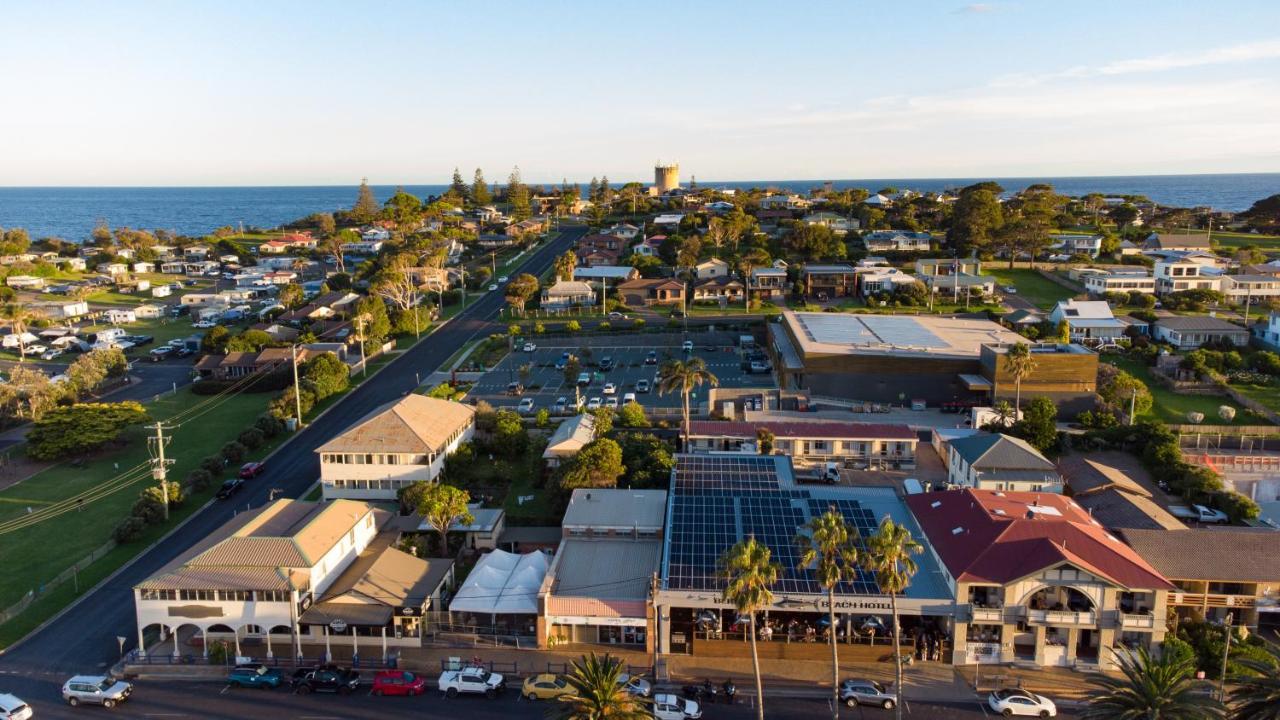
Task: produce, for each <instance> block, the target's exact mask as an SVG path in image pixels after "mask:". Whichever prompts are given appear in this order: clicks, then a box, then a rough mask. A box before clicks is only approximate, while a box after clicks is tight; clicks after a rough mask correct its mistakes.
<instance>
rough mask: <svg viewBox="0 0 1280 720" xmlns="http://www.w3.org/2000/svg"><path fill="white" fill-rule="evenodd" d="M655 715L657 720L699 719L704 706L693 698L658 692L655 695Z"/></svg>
mask: <svg viewBox="0 0 1280 720" xmlns="http://www.w3.org/2000/svg"><path fill="white" fill-rule="evenodd" d="M653 717H654V718H656V720H697V718H700V717H702V708H701V707H699V706H698V703H697V702H696V701H693V700H686V699H685V698H682V697H678V696H676V695H672V694H671V693H658V694H657V695H654V696H653Z"/></svg>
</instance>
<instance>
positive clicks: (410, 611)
mask: <svg viewBox="0 0 1280 720" xmlns="http://www.w3.org/2000/svg"><path fill="white" fill-rule="evenodd" d="M396 614H397V615H401V616H404V617H413V616H415V615H417V614H418V608H415V607H399V608H396Z"/></svg>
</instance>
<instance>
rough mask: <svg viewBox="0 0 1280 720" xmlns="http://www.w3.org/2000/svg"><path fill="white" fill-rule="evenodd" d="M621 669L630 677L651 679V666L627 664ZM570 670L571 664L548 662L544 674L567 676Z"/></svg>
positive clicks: (571, 668)
mask: <svg viewBox="0 0 1280 720" xmlns="http://www.w3.org/2000/svg"><path fill="white" fill-rule="evenodd" d="M623 667H624V668H625V669H624V670H623V672H625V673H626V674H628V675H630V676H631V677H648V678H651V677H653V666H652V665H632V664H630V663H628V664H626V665H624V666H623ZM572 670H573V665H572V664H571V663H567V662H561V663H554V662H549V663H547V670H546V672H549V673H552V674H553V675H567V674H569V673H570V672H571V671H572Z"/></svg>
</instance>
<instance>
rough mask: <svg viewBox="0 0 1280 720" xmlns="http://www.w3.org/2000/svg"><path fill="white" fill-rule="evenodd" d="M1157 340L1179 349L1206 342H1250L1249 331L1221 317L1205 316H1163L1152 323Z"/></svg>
mask: <svg viewBox="0 0 1280 720" xmlns="http://www.w3.org/2000/svg"><path fill="white" fill-rule="evenodd" d="M1152 334H1153V336H1154V337H1155V339H1156V340H1157V341H1160V342H1167V343H1169V344H1170V345H1173V346H1174V348H1176V349H1178V350H1195V349H1196V348H1198V347H1200V346H1201V345H1204V344H1205V343H1218V342H1222V341H1224V340H1225V341H1229V342H1230V343H1231V344H1233V345H1237V346H1240V347H1244V346H1246V345H1248V344H1249V331H1248V330H1246V329H1245V328H1242V327H1240V326H1239V325H1236V324H1235V323H1230V322H1227V321H1226V320H1223V319H1221V318H1216V317H1205V316H1185V315H1184V316H1172V317H1162V318H1160V319H1159V320H1156V321H1155V323H1153V324H1152Z"/></svg>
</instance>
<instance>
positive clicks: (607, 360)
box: [600, 355, 613, 372]
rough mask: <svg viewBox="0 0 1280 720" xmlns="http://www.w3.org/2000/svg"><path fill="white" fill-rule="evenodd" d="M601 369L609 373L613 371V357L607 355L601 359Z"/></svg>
mask: <svg viewBox="0 0 1280 720" xmlns="http://www.w3.org/2000/svg"><path fill="white" fill-rule="evenodd" d="M600 369H601V370H604V371H606V372H608V371H609V370H612V369H613V356H611V355H605V356H604V357H602V358H600Z"/></svg>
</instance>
